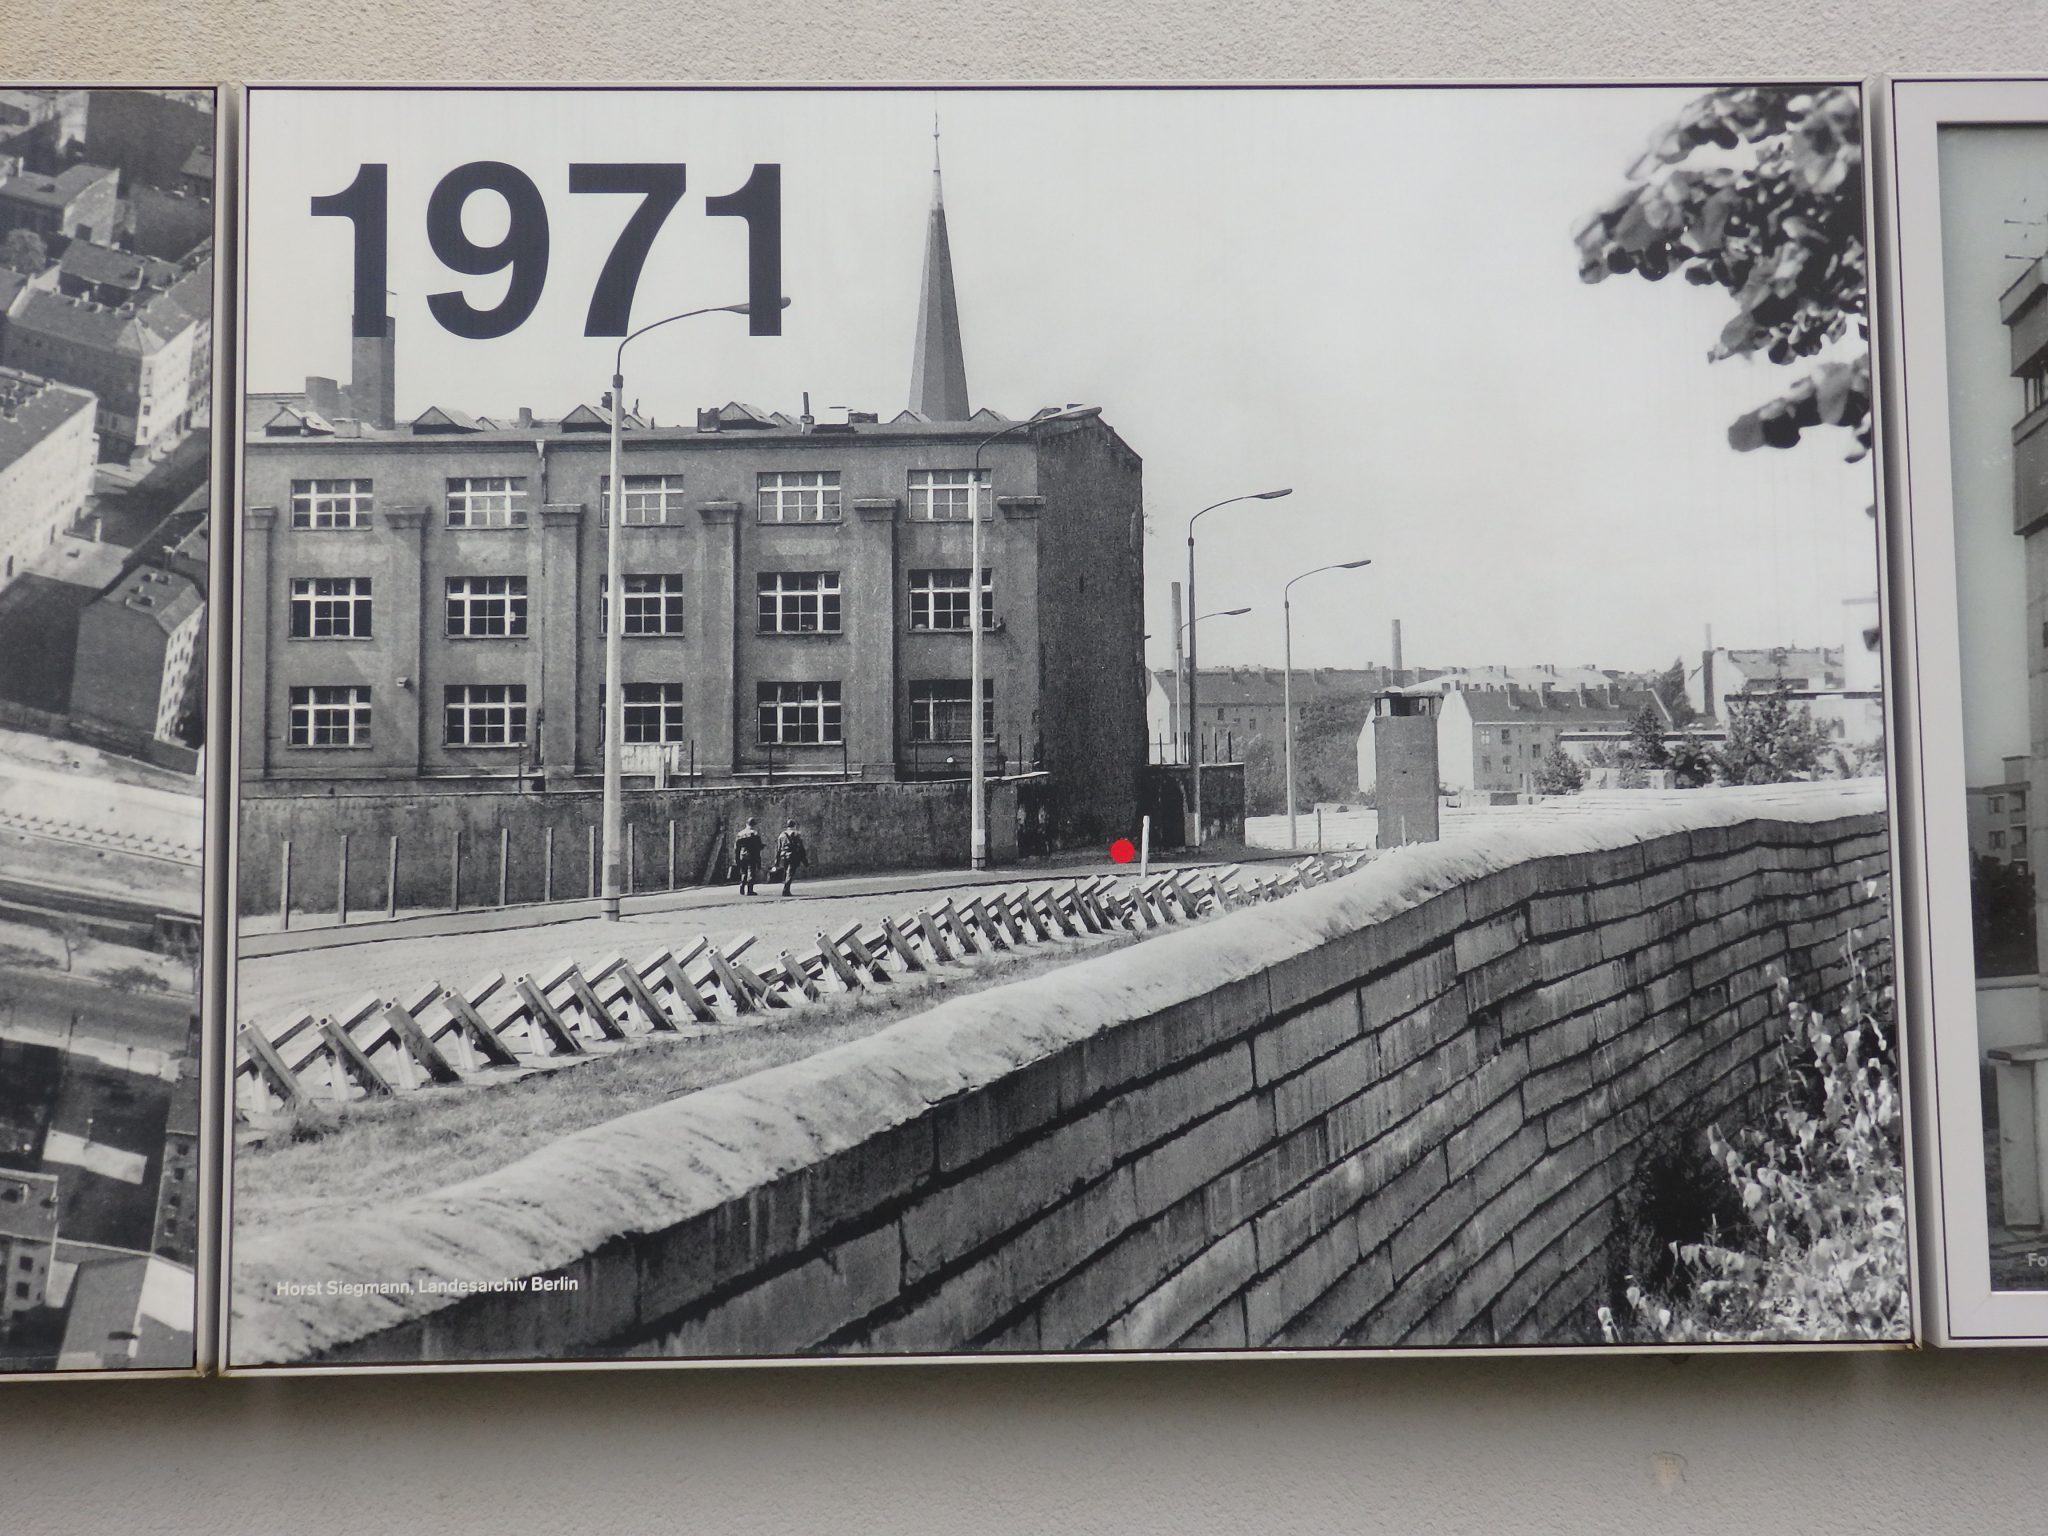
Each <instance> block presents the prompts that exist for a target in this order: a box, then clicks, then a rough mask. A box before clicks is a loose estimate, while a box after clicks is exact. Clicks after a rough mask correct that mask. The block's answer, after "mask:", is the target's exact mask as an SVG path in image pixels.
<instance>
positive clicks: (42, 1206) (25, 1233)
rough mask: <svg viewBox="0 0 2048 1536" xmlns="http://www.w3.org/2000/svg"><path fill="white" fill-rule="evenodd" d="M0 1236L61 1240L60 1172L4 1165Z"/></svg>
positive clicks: (0, 1173) (0, 1179)
mask: <svg viewBox="0 0 2048 1536" xmlns="http://www.w3.org/2000/svg"><path fill="white" fill-rule="evenodd" d="M0 1237H11V1238H26V1239H27V1240H28V1241H30V1242H35V1243H51V1242H55V1241H56V1240H57V1175H56V1174H54V1173H17V1172H15V1171H14V1170H13V1169H11V1168H0Z"/></svg>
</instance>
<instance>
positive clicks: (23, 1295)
mask: <svg viewBox="0 0 2048 1536" xmlns="http://www.w3.org/2000/svg"><path fill="white" fill-rule="evenodd" d="M14 1299H15V1300H16V1301H27V1300H28V1282H27V1281H26V1280H17V1281H15V1282H14Z"/></svg>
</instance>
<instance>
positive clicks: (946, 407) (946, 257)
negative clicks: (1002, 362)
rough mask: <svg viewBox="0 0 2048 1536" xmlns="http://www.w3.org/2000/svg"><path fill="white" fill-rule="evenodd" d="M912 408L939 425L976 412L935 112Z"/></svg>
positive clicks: (912, 366)
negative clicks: (971, 398)
mask: <svg viewBox="0 0 2048 1536" xmlns="http://www.w3.org/2000/svg"><path fill="white" fill-rule="evenodd" d="M910 408H911V409H912V410H914V411H916V412H918V413H919V414H921V415H923V416H926V417H928V418H929V419H931V420H933V421H965V420H966V419H967V418H968V416H969V415H970V414H971V412H970V410H969V408H968V404H967V363H966V360H965V359H964V358H963V357H962V355H961V351H960V309H959V305H958V304H957V302H956V301H955V299H954V296H953V252H952V248H951V246H950V245H949V244H948V243H947V240H946V195H945V190H944V188H943V186H942V184H941V182H940V179H939V114H938V113H937V111H934V112H933V113H932V209H931V218H930V221H929V222H928V223H927V224H926V226H925V236H924V282H923V285H922V286H921V288H920V289H919V292H918V299H917V344H916V347H915V348H914V350H913V351H912V353H911V359H910Z"/></svg>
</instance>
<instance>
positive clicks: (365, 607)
mask: <svg viewBox="0 0 2048 1536" xmlns="http://www.w3.org/2000/svg"><path fill="white" fill-rule="evenodd" d="M291 637H292V638H293V639H294V640H367V639H369V638H370V578H369V577H367V576H294V577H293V578H292V586H291Z"/></svg>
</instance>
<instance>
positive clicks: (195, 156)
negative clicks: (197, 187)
mask: <svg viewBox="0 0 2048 1536" xmlns="http://www.w3.org/2000/svg"><path fill="white" fill-rule="evenodd" d="M178 174H179V175H180V176H191V177H194V178H195V179H198V180H203V181H211V180H213V150H212V149H211V148H210V147H209V146H207V145H205V144H196V145H194V146H193V148H192V153H191V154H189V155H187V156H186V157H185V163H184V164H183V165H181V166H179V167H178Z"/></svg>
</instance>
